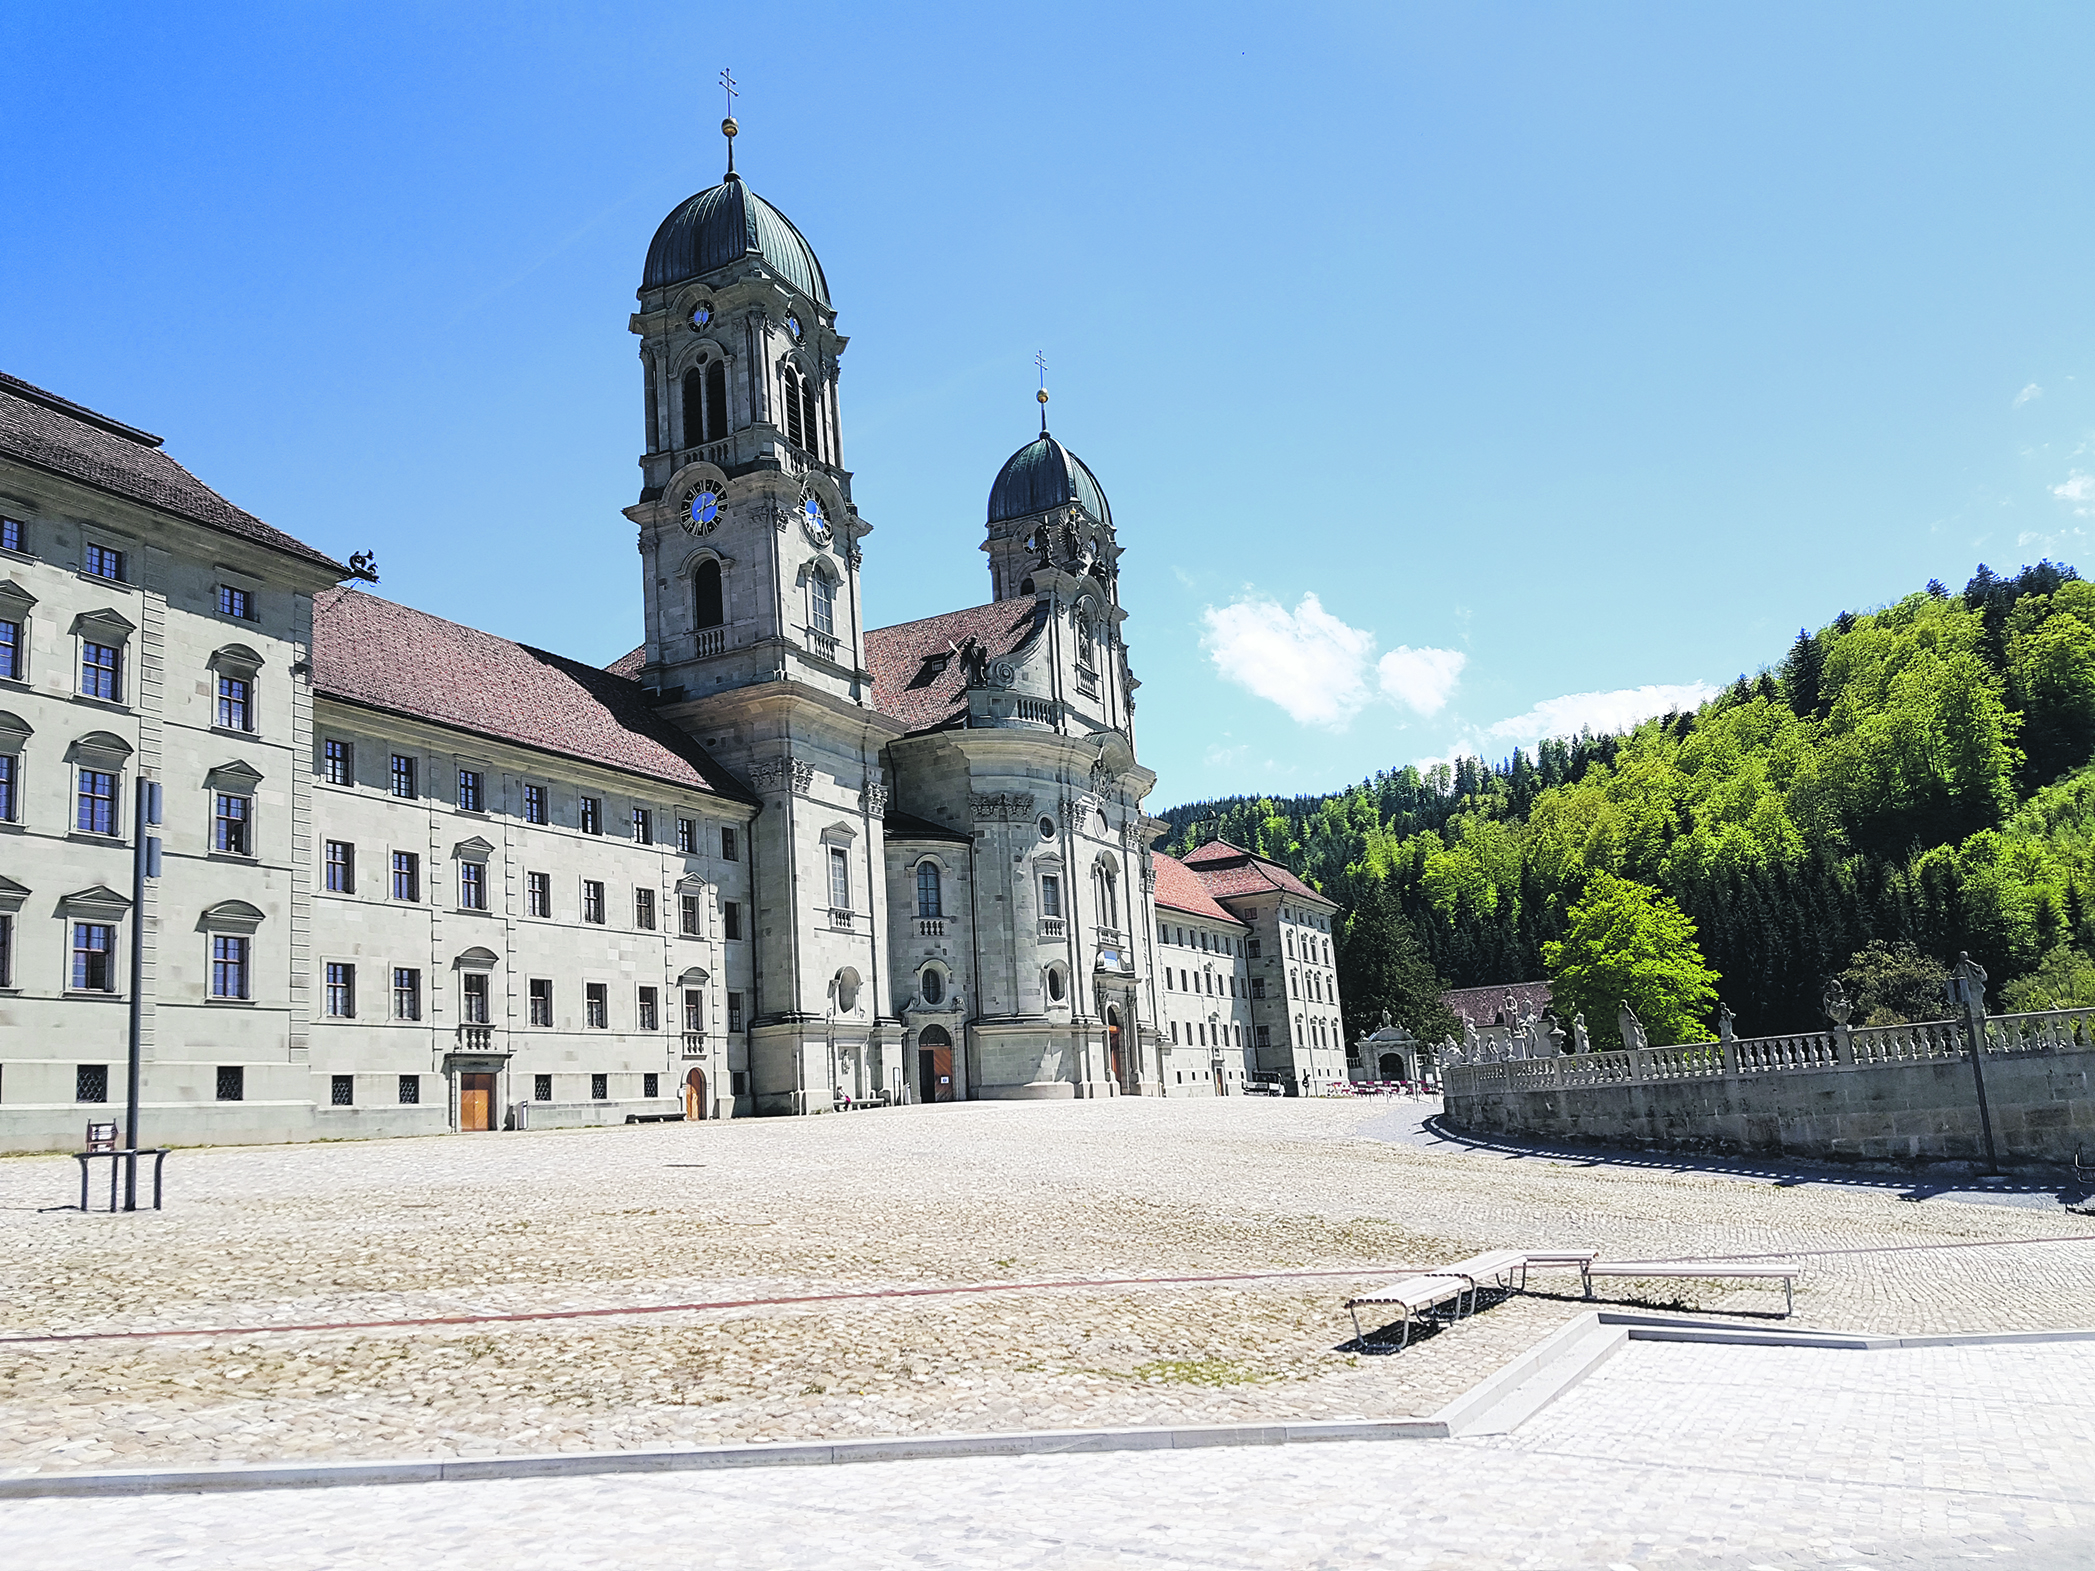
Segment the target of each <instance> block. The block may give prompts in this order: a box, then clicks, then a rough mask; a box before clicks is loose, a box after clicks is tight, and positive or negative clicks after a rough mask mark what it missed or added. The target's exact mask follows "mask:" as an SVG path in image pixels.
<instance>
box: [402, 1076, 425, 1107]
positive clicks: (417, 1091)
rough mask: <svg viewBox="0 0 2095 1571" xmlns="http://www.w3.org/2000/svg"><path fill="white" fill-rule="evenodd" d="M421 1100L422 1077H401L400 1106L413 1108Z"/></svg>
mask: <svg viewBox="0 0 2095 1571" xmlns="http://www.w3.org/2000/svg"><path fill="white" fill-rule="evenodd" d="M421 1100H422V1077H421V1076H420V1075H402V1076H401V1077H400V1105H401V1106H402V1107H414V1106H415V1105H417V1104H418V1103H419V1102H420V1101H421Z"/></svg>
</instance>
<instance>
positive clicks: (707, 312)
mask: <svg viewBox="0 0 2095 1571" xmlns="http://www.w3.org/2000/svg"><path fill="white" fill-rule="evenodd" d="M712 320H713V308H712V307H711V306H709V305H707V304H706V303H705V302H704V301H703V300H701V301H700V302H699V303H698V304H697V305H695V306H693V307H692V308H691V328H692V331H694V332H696V331H697V330H698V329H699V328H701V327H704V326H705V325H706V324H707V323H709V322H711V321H712Z"/></svg>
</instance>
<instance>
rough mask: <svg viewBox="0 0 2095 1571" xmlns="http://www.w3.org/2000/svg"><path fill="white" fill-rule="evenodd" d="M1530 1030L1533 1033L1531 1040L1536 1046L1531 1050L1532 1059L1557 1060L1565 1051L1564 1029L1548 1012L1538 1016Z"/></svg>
mask: <svg viewBox="0 0 2095 1571" xmlns="http://www.w3.org/2000/svg"><path fill="white" fill-rule="evenodd" d="M1529 1029H1530V1030H1531V1031H1532V1033H1533V1035H1532V1036H1531V1038H1530V1040H1531V1041H1532V1042H1533V1044H1534V1045H1533V1046H1532V1047H1531V1048H1530V1049H1529V1056H1530V1057H1533V1058H1555V1057H1556V1056H1557V1055H1558V1054H1560V1053H1562V1052H1563V1051H1564V1027H1563V1026H1562V1025H1561V1024H1560V1023H1559V1022H1558V1020H1557V1017H1556V1016H1555V1015H1553V1014H1550V1013H1547V1012H1545V1013H1543V1014H1539V1015H1537V1016H1536V1017H1535V1022H1534V1024H1533V1025H1532V1026H1531V1027H1530V1028H1529Z"/></svg>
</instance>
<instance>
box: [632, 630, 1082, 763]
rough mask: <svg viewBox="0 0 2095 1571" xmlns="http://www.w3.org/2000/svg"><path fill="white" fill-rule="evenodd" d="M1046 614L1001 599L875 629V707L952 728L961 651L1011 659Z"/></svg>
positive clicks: (960, 696) (909, 721) (925, 725)
mask: <svg viewBox="0 0 2095 1571" xmlns="http://www.w3.org/2000/svg"><path fill="white" fill-rule="evenodd" d="M1044 616H1045V612H1044V611H1043V609H1042V607H1041V604H1040V602H1039V601H1037V600H998V601H994V602H992V603H991V604H989V605H978V606H970V607H969V608H968V609H967V610H965V611H948V612H946V613H945V614H944V615H942V616H927V617H925V618H924V619H923V620H922V621H920V622H900V623H897V624H896V625H895V626H893V627H875V628H869V629H868V630H867V632H866V666H867V668H868V669H869V670H871V671H872V673H873V707H874V708H875V709H878V710H879V711H880V712H881V713H882V714H884V715H891V716H893V717H894V718H895V719H897V720H899V721H901V722H902V724H903V725H904V726H906V727H907V728H908V729H910V730H911V731H930V730H935V729H936V728H938V727H940V726H943V725H948V724H950V723H951V722H953V721H954V720H956V719H959V718H960V717H961V716H962V715H964V714H965V713H966V712H967V696H966V694H967V672H966V670H965V669H964V666H963V663H962V661H961V660H960V658H959V655H958V653H957V651H959V650H964V649H966V648H967V646H968V644H969V643H970V642H973V643H975V644H978V645H980V646H981V647H982V648H983V649H984V650H986V651H987V652H988V653H989V654H991V655H1008V654H1010V653H1012V652H1013V651H1014V650H1016V649H1018V648H1020V647H1022V646H1023V645H1024V644H1026V643H1027V642H1028V641H1029V640H1030V639H1031V638H1032V637H1033V635H1034V634H1035V633H1036V632H1038V631H1039V629H1040V626H1041V623H1042V621H1043V618H1044ZM941 657H943V658H941ZM628 658H631V657H630V656H629V657H628Z"/></svg>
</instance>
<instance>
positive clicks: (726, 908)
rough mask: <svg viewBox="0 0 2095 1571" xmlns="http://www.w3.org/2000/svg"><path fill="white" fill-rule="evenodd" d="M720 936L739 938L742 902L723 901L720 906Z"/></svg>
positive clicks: (740, 933) (740, 934)
mask: <svg viewBox="0 0 2095 1571" xmlns="http://www.w3.org/2000/svg"><path fill="white" fill-rule="evenodd" d="M720 936H721V937H722V938H740V937H741V936H742V902H741V901H739V900H724V901H722V902H721V904H720Z"/></svg>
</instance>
